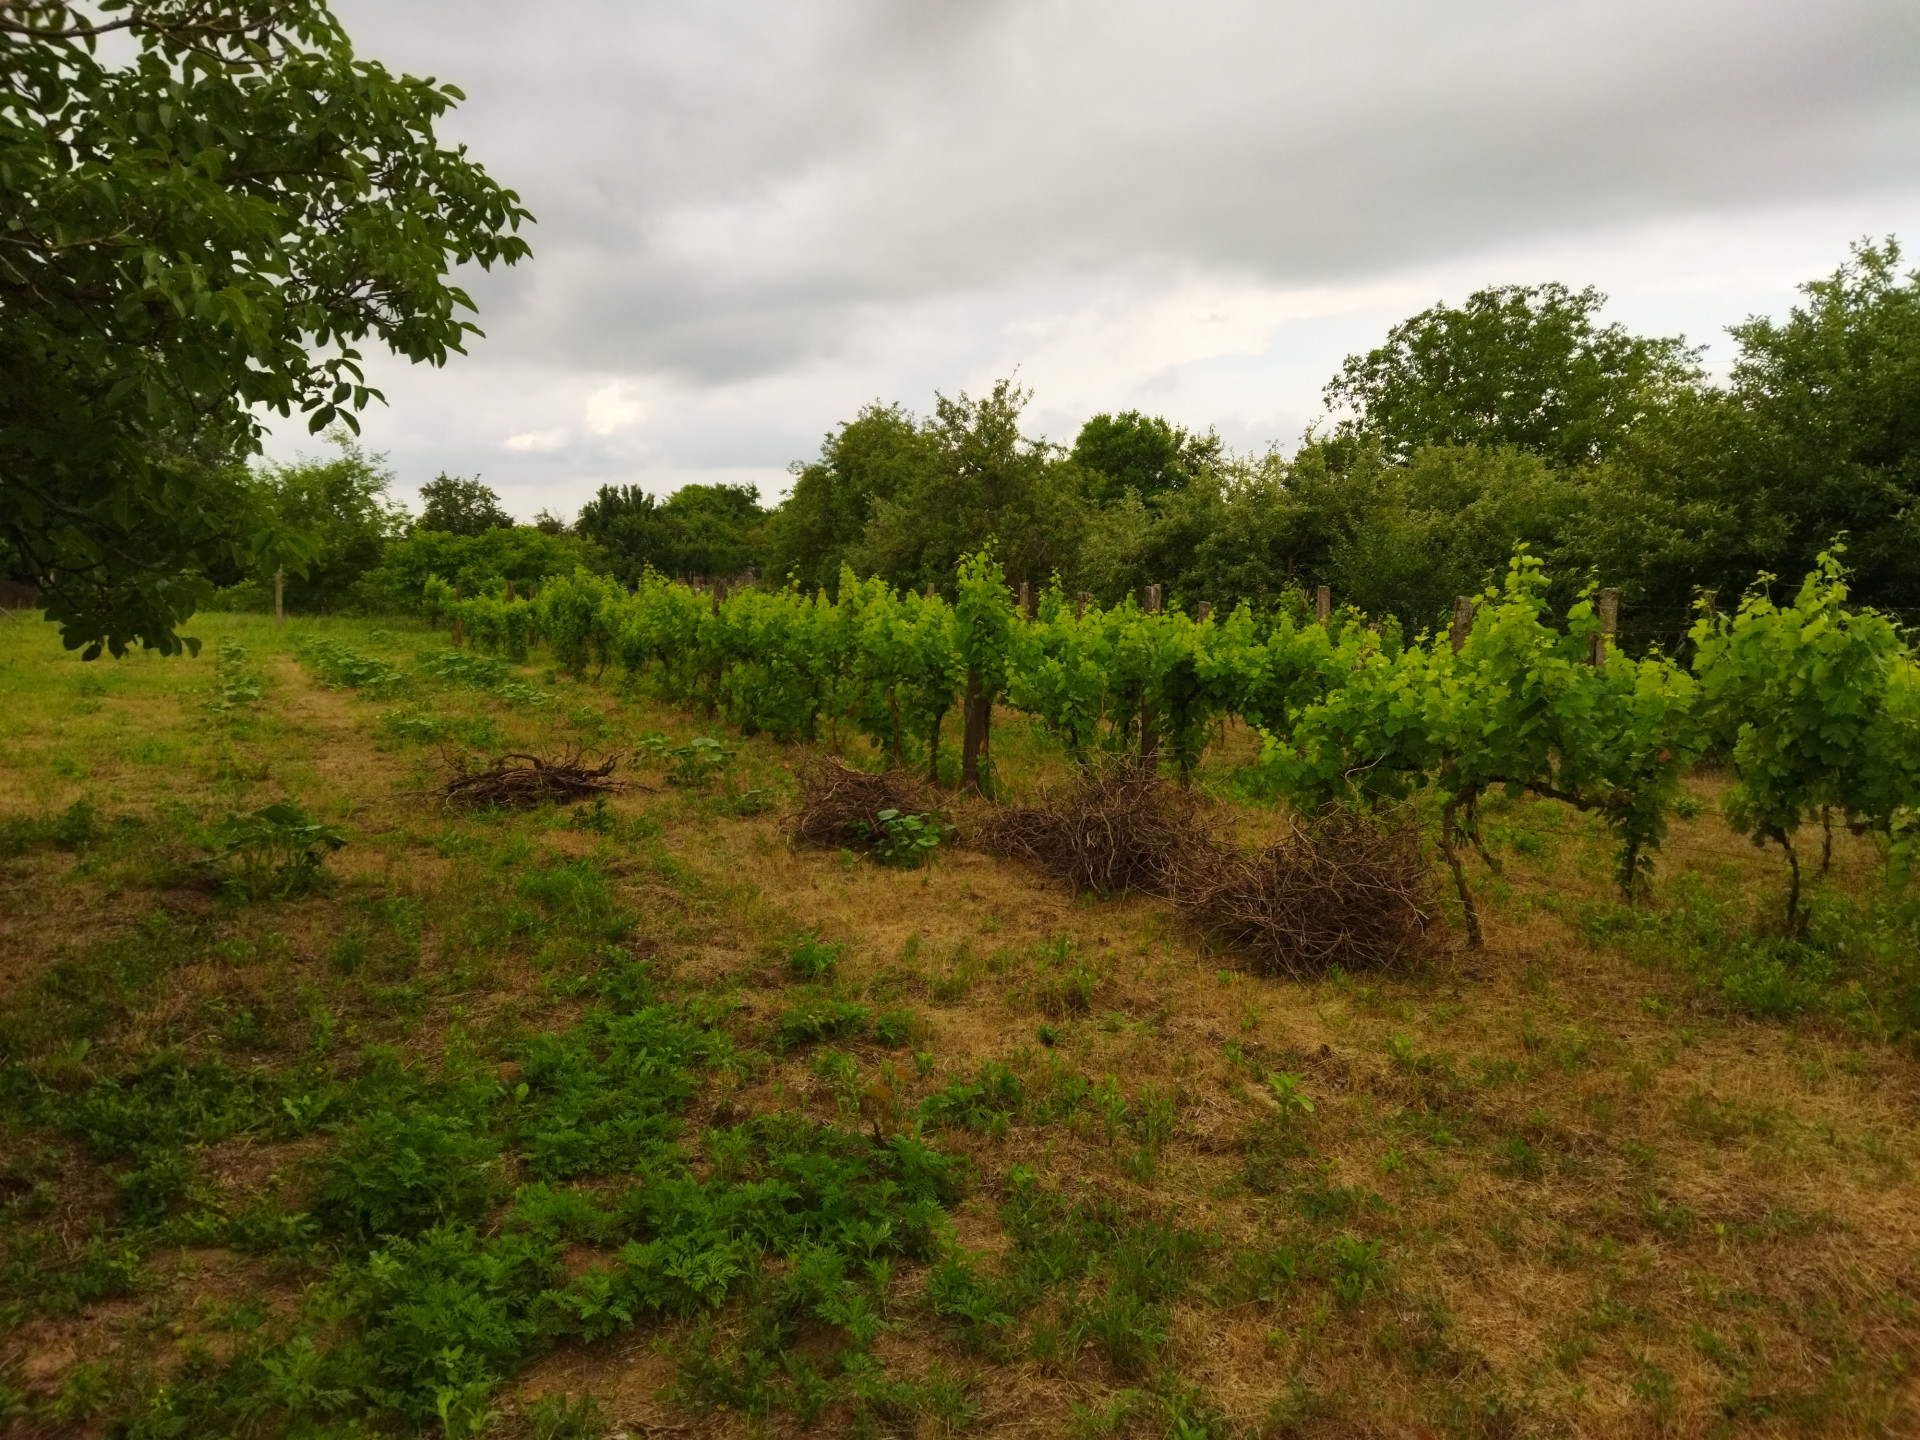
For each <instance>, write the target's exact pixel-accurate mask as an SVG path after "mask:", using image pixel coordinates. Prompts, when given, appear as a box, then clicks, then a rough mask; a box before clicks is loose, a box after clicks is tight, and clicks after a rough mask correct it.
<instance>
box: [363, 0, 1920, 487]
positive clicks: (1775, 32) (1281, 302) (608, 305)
mask: <svg viewBox="0 0 1920 1440" xmlns="http://www.w3.org/2000/svg"><path fill="white" fill-rule="evenodd" d="M339 8H340V11H341V13H342V15H343V17H344V19H345V20H346V22H347V24H348V26H349V28H350V30H351V31H352V33H353V34H354V35H355V36H356V39H357V40H358V42H359V44H360V47H361V49H362V50H363V51H364V52H365V53H367V54H370V55H376V56H379V57H380V58H382V59H384V60H386V61H387V62H388V63H389V64H391V65H395V66H400V67H404V68H407V69H410V70H413V71H415V72H416V73H429V74H434V75H437V76H439V77H440V78H442V79H448V80H453V81H455V82H457V83H458V84H460V85H461V86H462V88H463V89H465V90H466V92H467V94H468V96H469V97H470V98H469V101H468V103H467V104H466V105H465V106H463V107H462V108H461V109H460V110H459V111H458V112H457V113H456V114H455V116H454V117H453V118H452V121H451V123H450V126H449V131H448V133H449V134H450V135H452V136H453V137H455V138H458V139H460V140H464V141H466V142H468V143H469V144H470V145H471V147H472V149H473V151H474V153H475V154H477V155H478V156H479V157H480V158H481V159H482V160H483V161H484V162H485V163H486V164H487V166H488V167H489V169H490V170H491V171H492V172H493V173H494V174H495V175H496V176H497V177H498V178H499V179H501V180H502V181H503V182H504V183H507V184H510V185H513V186H515V187H516V188H518V189H519V190H520V191H521V193H522V194H523V196H524V197H525V199H526V201H527V203H528V204H529V205H530V206H531V208H532V209H533V211H534V212H535V214H536V215H537V216H539V218H540V223H539V225H538V226H537V227H536V228H535V229H534V230H533V232H532V236H531V238H532V241H533V245H534V251H535V257H534V259H533V260H532V261H531V262H530V263H528V264H524V265H522V266H520V267H517V268H516V269H514V270H512V271H508V272H504V273H501V274H496V275H493V276H480V277H475V279H474V283H473V284H472V285H471V286H470V288H471V289H472V291H473V293H474V294H475V297H476V299H477V300H478V301H479V303H480V305H481V310H482V315H481V323H482V325H483V326H484V327H485V328H486V330H487V331H488V336H487V338H486V339H484V340H480V341H476V342H475V344H474V346H473V353H472V354H471V355H470V356H467V357H456V358H455V359H454V361H453V362H452V363H451V364H450V365H449V366H448V367H447V368H446V369H445V370H443V371H438V372H432V371H421V370H407V369H405V368H404V367H400V366H396V365H393V364H391V363H386V364H381V365H379V366H377V370H378V374H379V378H380V381H381V383H382V384H383V385H384V386H385V388H386V390H387V392H388V394H389V396H390V397H391V399H392V401H393V404H392V406H391V408H390V409H388V410H386V411H384V412H379V413H374V414H370V415H369V416H368V417H367V430H368V434H369V437H370V439H371V440H372V442H373V443H374V444H375V445H376V446H377V447H382V448H385V449H386V450H387V451H388V452H389V454H390V455H391V457H392V459H393V461H394V463H395V465H396V468H397V469H398V471H399V473H400V475H401V478H402V482H403V486H406V485H411V484H414V483H417V482H418V481H419V480H420V479H422V478H426V477H428V476H431V475H432V474H433V473H435V472H437V471H439V470H441V469H450V470H454V471H459V472H463V473H469V474H470V473H474V472H476V471H479V472H483V473H485V474H486V476H487V479H488V481H489V483H492V484H495V485H496V486H497V487H498V488H499V489H500V490H501V491H502V493H503V494H504V495H505V496H506V497H507V499H508V501H509V503H510V505H512V506H513V508H515V509H517V510H519V511H520V512H522V513H527V514H530V513H532V511H533V510H534V509H536V508H539V507H540V506H542V505H546V506H551V507H553V508H556V509H568V508H571V507H573V506H576V505H577V504H578V503H579V501H580V500H581V499H583V498H584V497H585V496H586V495H587V494H590V493H591V491H592V488H593V487H594V486H595V485H597V484H600V483H604V482H609V481H620V482H634V483H641V484H645V485H647V486H649V487H650V488H654V489H659V490H665V489H670V488H672V487H673V486H675V485H677V484H680V483H684V482H686V481H688V480H699V479H716V478H728V479H750V480H752V481H753V482H755V483H759V484H760V485H761V486H762V489H763V491H765V492H767V493H772V492H773V491H775V490H776V489H778V487H780V486H781V485H782V484H783V483H784V481H785V467H786V465H787V463H788V462H789V461H791V460H794V459H797V458H803V457H805V456H806V455H808V454H810V453H812V452H813V450H814V449H815V448H816V447H817V445H818V443H819V438H820V435H821V433H822V432H823V431H824V430H826V429H827V428H829V427H830V426H831V425H832V424H833V423H835V422H836V421H838V420H841V419H844V418H847V417H849V416H850V415H851V414H852V413H853V412H854V411H855V410H856V409H857V408H858V407H859V406H860V405H861V404H862V403H864V402H866V401H869V400H873V399H876V398H879V399H886V400H893V399H901V400H905V401H907V402H908V403H909V404H911V405H914V406H916V407H918V408H925V406H926V405H927V404H928V403H929V401H930V399H931V394H932V391H933V390H934V388H936V387H940V388H943V389H947V390H949V391H951V390H953V389H956V388H962V387H971V388H976V389H977V388H979V387H981V386H983V385H986V384H989V383H991V381H992V379H993V378H994V377H995V376H996V375H1000V374H1005V373H1008V372H1009V371H1010V370H1012V369H1013V368H1014V367H1016V366H1018V367H1019V369H1020V375H1021V378H1022V380H1023V382H1024V383H1026V384H1029V385H1031V386H1032V387H1033V389H1034V391H1035V409H1034V412H1033V418H1034V421H1035V424H1036V425H1037V426H1039V427H1041V428H1044V429H1045V430H1047V431H1048V432H1049V433H1052V434H1054V435H1056V436H1059V437H1062V438H1068V437H1070V436H1071V433H1072V431H1073V429H1074V428H1075V427H1076V426H1077V425H1078V423H1079V421H1080V420H1081V419H1084V418H1085V416H1086V415H1087V414H1089V413H1092V412H1093V411H1095V410H1098V409H1103V408H1114V407H1120V406H1126V405H1135V404H1138V405H1142V406H1145V407H1148V408H1153V409H1158V410H1161V411H1163V412H1164V413H1167V414H1169V415H1171V416H1174V417H1175V418H1177V419H1180V420H1181V421H1183V422H1185V423H1187V424H1191V425H1199V426H1202V427H1204V426H1206V425H1215V426H1217V427H1218V428H1219V429H1220V431H1221V433H1222V434H1223V435H1224V436H1226V437H1227V438H1228V439H1229V441H1230V442H1231V443H1233V444H1235V445H1256V444H1262V443H1265V442H1267V441H1270V440H1282V441H1290V440H1292V439H1293V438H1295V437H1296V436H1297V435H1298V433H1299V431H1300V429H1301V427H1302V426H1303V425H1304V424H1306V423H1307V422H1308V421H1309V420H1311V419H1312V418H1313V416H1314V414H1315V413H1316V412H1317V410H1318V393H1319V388H1320V386H1321V384H1322V383H1324V381H1325V379H1326V378H1327V376H1328V375H1329V374H1330V373H1331V372H1332V371H1333V369H1334V368H1336V367H1337V365H1338V363H1339V360H1340V358H1341V356H1342V355H1344V354H1345V353H1347V352H1348V351H1350V350H1353V349H1357V348H1361V347H1364V346H1366V345H1368V344H1371V343H1374V342H1375V341H1377V339H1378V338H1379V336H1380V334H1381V333H1382V332H1383V331H1384V329H1385V328H1386V326H1387V325H1388V324H1391V323H1392V321H1393V320H1394V319H1397V318H1399V317H1400V316H1403V315H1405V314H1407V313H1410V312H1411V311H1412V310H1414V309H1417V308H1419V307H1420V306H1422V305H1425V304H1428V303H1431V302H1432V301H1434V300H1437V299H1441V298H1455V299H1457V298H1459V297H1460V296H1462V295H1464V294H1465V293H1466V292H1467V291H1468V290H1470V289H1472V288H1475V287H1476V286H1479V285H1483V284H1489V283H1499V282H1502V281H1507V280H1515V281H1533V280H1541V279H1563V280H1565V281H1567V282H1569V283H1573V284H1583V283H1587V282H1589V281H1591V282H1594V283H1598V284H1600V285H1601V286H1602V288H1604V289H1607V290H1608V291H1609V292H1610V293H1611V294H1612V296H1613V298H1614V306H1613V311H1614V313H1615V314H1616V315H1618V317H1619V318H1621V319H1623V320H1625V321H1626V322H1627V323H1629V324H1631V325H1634V326H1635V327H1636V328H1640V329H1645V330H1654V331H1659V332H1662V333H1671V332H1674V331H1685V332H1688V333H1689V334H1691V335H1692V336H1693V337H1694V338H1696V339H1700V340H1712V339H1714V338H1715V337H1716V336H1717V333H1718V331H1719V328H1720V327H1721V326H1723V325H1725V324H1726V323H1729V322H1731V321H1734V320H1737V319H1740V318H1742V317H1743V316H1745V315H1746V314H1748V313H1750V312H1752V311H1755V310H1775V311H1777V310H1779V309H1782V308H1784V306H1785V305H1786V304H1788V303H1790V301H1791V299H1792V287H1793V285H1794V284H1795V283H1796V282H1798V281H1799V280H1802V279H1805V278H1807V277H1808V276H1810V275H1812V274H1815V273H1819V272H1821V271H1824V270H1829V269H1831V268H1832V267H1833V265H1834V264H1836V263H1837V262H1838V261H1839V260H1840V259H1841V258H1842V257H1843V256H1844V253H1845V247H1846V244H1847V242H1848V241H1850V240H1852V239H1856V238H1859V237H1860V236H1862V235H1863V234H1868V233H1875V234H1878V233H1884V232H1886V231H1889V230H1895V231H1903V232H1905V233H1908V234H1910V235H1915V236H1920V224H1916V223H1915V222H1916V221H1920V83H1917V82H1920V9H1916V7H1914V6H1913V5H1911V3H1908V0H1900V3H1864V0H1837V3H1826V4H1821V5H1808V4H1805V3H1803V0H1792V3H1787V0H1664V3H1652V0H1606V3H1584V0H1583V3H1560V4H1554V5H1540V4H1537V3H1519V0H1480V3H1450V4H1446V5H1433V4H1423V3H1418V0H1366V3H1353V4H1346V5H1339V6H1328V5H1319V4H1306V3H1298V0H1286V3H1272V0H1267V3H1235V4H1227V3H1204V4H1188V5H1180V6H1175V5H1168V4H1164V3H1162V4H1157V5H1147V4H1135V3H1119V0H1104V3H1091V0H1078V3H1059V0H1023V3H1019V4H1014V3H1010V0H968V3H959V0H938V3H935V0H926V3H913V0H819V3H810V4H807V5H797V6H796V5H782V4H773V3H765V0H758V3H747V0H709V3H705V4H701V5H698V6H686V5H671V4H666V3H663V0H654V3H614V0H602V3H587V0H561V3H556V4H552V5H546V6H524V5H508V4H505V3H503V0H461V3H458V4H455V3H451V0H380V3H379V4H374V3H372V0H340V4H339Z"/></svg>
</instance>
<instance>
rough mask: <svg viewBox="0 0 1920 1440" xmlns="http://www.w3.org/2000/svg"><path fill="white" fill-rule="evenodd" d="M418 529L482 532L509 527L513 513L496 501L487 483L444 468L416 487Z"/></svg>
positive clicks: (466, 533) (498, 500) (453, 533)
mask: <svg viewBox="0 0 1920 1440" xmlns="http://www.w3.org/2000/svg"><path fill="white" fill-rule="evenodd" d="M420 502H421V506H422V508H421V511H420V528H421V529H422V530H444V531H445V532H446V533H447V534H449V535H482V534H485V533H486V532H487V531H489V530H511V529H512V528H513V516H511V515H509V514H508V513H507V512H506V510H505V509H504V508H503V507H502V506H501V504H500V497H499V496H498V495H497V494H495V493H494V491H493V488H492V487H491V486H489V485H482V484H481V483H480V481H479V480H478V479H477V478H476V479H473V480H466V479H463V478H461V477H460V476H458V475H449V474H447V473H446V472H445V471H442V472H441V473H440V474H438V475H436V476H434V477H433V479H431V480H429V481H427V483H426V484H424V485H422V486H421V487H420Z"/></svg>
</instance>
